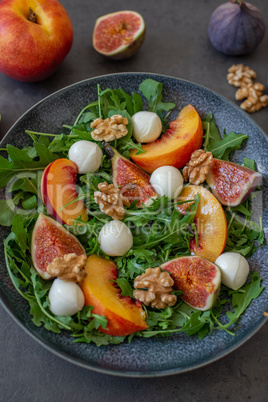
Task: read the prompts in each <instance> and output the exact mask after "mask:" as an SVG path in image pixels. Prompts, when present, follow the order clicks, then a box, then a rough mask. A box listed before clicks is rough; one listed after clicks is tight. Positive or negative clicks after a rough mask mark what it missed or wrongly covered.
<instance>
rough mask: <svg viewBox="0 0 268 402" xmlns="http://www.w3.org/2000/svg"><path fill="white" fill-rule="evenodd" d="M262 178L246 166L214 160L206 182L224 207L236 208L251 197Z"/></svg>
mask: <svg viewBox="0 0 268 402" xmlns="http://www.w3.org/2000/svg"><path fill="white" fill-rule="evenodd" d="M261 177H262V176H261V174H260V173H258V172H255V171H254V170H251V169H249V168H247V167H245V166H241V165H238V164H236V163H232V162H226V161H222V160H220V159H213V162H212V165H211V168H210V170H209V172H208V175H207V177H206V181H207V183H208V185H209V186H210V188H211V191H212V193H213V194H214V195H215V197H216V198H217V199H218V200H219V201H220V203H221V204H222V205H228V206H230V207H235V206H236V205H239V204H241V203H242V202H243V201H245V200H246V199H247V198H248V197H249V195H250V194H251V192H252V191H254V190H255V188H256V187H257V185H258V184H259V183H260V181H261Z"/></svg>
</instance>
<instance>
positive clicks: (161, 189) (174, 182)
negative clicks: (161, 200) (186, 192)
mask: <svg viewBox="0 0 268 402" xmlns="http://www.w3.org/2000/svg"><path fill="white" fill-rule="evenodd" d="M150 183H151V185H152V186H153V188H154V190H155V191H156V192H157V194H158V195H160V196H161V195H166V196H167V197H169V198H172V199H174V198H176V197H177V196H178V195H179V194H180V192H181V190H182V188H183V177H182V175H181V172H180V171H179V170H178V169H176V168H175V167H174V166H161V167H159V168H157V169H156V170H154V172H153V173H152V175H151V177H150Z"/></svg>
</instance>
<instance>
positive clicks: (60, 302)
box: [48, 279, 85, 316]
mask: <svg viewBox="0 0 268 402" xmlns="http://www.w3.org/2000/svg"><path fill="white" fill-rule="evenodd" d="M48 298H49V303H50V310H51V311H52V313H53V314H55V315H59V316H64V315H74V314H76V313H78V311H80V310H82V308H83V307H84V304H85V296H84V293H83V292H82V290H81V289H80V287H79V286H78V285H77V283H75V282H73V281H63V280H61V279H55V280H54V281H53V283H52V286H51V288H50V291H49V294H48Z"/></svg>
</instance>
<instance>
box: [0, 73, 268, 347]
mask: <svg viewBox="0 0 268 402" xmlns="http://www.w3.org/2000/svg"><path fill="white" fill-rule="evenodd" d="M172 111H173V112H174V111H176V105H175V104H174V103H171V102H165V101H164V100H163V99H162V84H161V83H160V82H157V81H155V80H153V79H146V80H144V81H143V82H141V83H140V86H139V88H137V92H132V93H131V94H129V93H127V92H125V91H124V89H122V88H118V89H111V88H105V89H103V88H101V86H100V85H97V88H96V100H95V101H93V102H91V103H90V104H88V105H85V107H84V108H83V110H81V112H80V113H79V115H78V116H77V118H76V121H75V122H74V124H73V125H72V126H70V125H64V126H63V128H62V133H40V132H34V131H30V128H29V130H26V135H28V136H30V137H31V139H32V145H31V146H25V147H24V148H22V149H19V148H16V147H14V146H13V145H10V144H9V145H7V147H6V150H5V151H6V152H7V154H8V156H7V158H5V157H3V156H0V162H1V163H0V166H1V169H0V184H1V187H2V188H5V194H6V197H5V200H1V201H0V203H1V212H0V224H1V225H4V226H11V232H10V234H9V235H8V237H7V238H6V239H5V241H4V249H5V258H6V265H7V270H8V274H9V276H10V279H11V281H12V283H13V285H14V287H15V288H16V290H17V291H18V292H19V294H20V295H21V297H23V298H24V299H26V300H27V301H28V303H29V309H30V314H31V316H32V320H33V322H34V324H35V325H36V326H44V327H45V328H46V330H48V331H53V332H55V333H61V332H62V331H67V332H68V333H70V336H71V337H73V340H74V342H85V343H91V342H93V343H95V344H96V345H97V346H102V345H107V344H118V343H121V342H124V341H126V340H127V341H128V342H130V341H132V339H133V338H134V337H144V338H146V337H147V338H148V337H153V336H157V337H163V336H170V335H171V334H173V333H182V332H184V333H187V335H189V336H198V337H199V338H200V339H202V338H204V337H205V336H209V334H211V333H212V332H213V331H227V332H228V333H229V334H230V336H234V335H235V330H236V325H237V323H238V322H239V318H240V316H241V315H242V314H243V313H244V311H245V310H246V309H247V307H248V306H249V304H250V303H251V302H252V300H253V299H255V298H257V297H258V296H259V295H260V293H261V292H262V290H263V287H262V284H261V278H260V277H259V274H258V272H256V271H253V270H251V268H250V266H249V263H248V258H249V257H250V256H251V255H253V254H254V253H255V251H256V250H257V249H258V248H259V247H260V246H262V245H263V243H264V241H265V239H264V234H263V230H262V222H261V218H260V221H259V222H256V221H255V220H254V219H253V214H252V210H253V204H254V200H255V199H256V197H258V194H259V193H260V182H261V175H260V173H258V172H257V168H256V164H255V161H254V160H251V159H248V158H247V157H246V155H245V158H244V161H243V164H242V165H238V164H236V163H232V162H230V161H229V157H230V154H231V153H232V152H233V151H235V150H237V149H239V148H240V147H241V145H242V144H243V142H244V141H246V140H247V135H246V134H237V133H235V132H230V133H228V134H226V133H225V132H223V133H222V134H220V133H219V130H218V128H217V125H216V122H215V120H214V118H213V116H212V115H211V114H207V115H206V116H204V117H202V118H201V117H200V115H199V113H198V111H197V110H196V109H195V107H194V105H191V104H187V105H185V106H184V107H183V108H182V109H181V110H180V111H178V114H177V117H176V118H175V120H172V121H171V119H170V115H171V112H172Z"/></svg>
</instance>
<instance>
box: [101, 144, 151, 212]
mask: <svg viewBox="0 0 268 402" xmlns="http://www.w3.org/2000/svg"><path fill="white" fill-rule="evenodd" d="M102 145H103V147H104V149H105V152H106V153H107V155H108V156H109V157H110V158H111V161H112V168H113V184H114V186H115V187H119V188H120V192H121V194H122V195H123V196H124V197H125V198H127V199H128V201H129V202H130V203H132V202H133V201H135V200H137V204H136V205H137V207H139V208H142V205H143V204H145V205H150V204H151V203H152V199H154V198H157V193H156V191H155V190H154V188H153V187H152V185H151V183H150V176H149V175H148V174H147V173H145V172H144V171H143V170H141V169H140V168H139V167H138V166H136V165H135V164H134V163H133V162H131V161H130V160H128V159H127V158H125V157H124V156H122V155H121V154H120V153H119V152H118V151H117V150H116V149H115V148H114V147H112V146H111V145H109V144H108V143H106V142H103V143H102Z"/></svg>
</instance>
